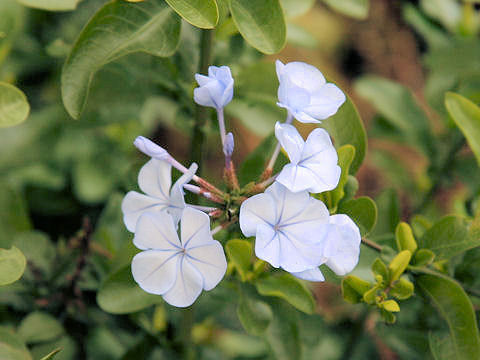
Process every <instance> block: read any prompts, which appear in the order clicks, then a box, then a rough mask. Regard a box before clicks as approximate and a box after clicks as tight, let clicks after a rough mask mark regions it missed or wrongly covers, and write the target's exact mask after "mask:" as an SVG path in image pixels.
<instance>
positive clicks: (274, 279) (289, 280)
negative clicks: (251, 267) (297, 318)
mask: <svg viewBox="0 0 480 360" xmlns="http://www.w3.org/2000/svg"><path fill="white" fill-rule="evenodd" d="M255 286H256V288H257V290H258V292H259V293H260V294H261V295H264V296H276V297H279V298H282V299H284V300H285V301H287V302H289V303H290V304H291V305H293V306H294V307H296V308H297V309H298V310H300V311H303V312H304V313H307V314H311V313H313V310H314V309H315V300H314V299H313V296H312V293H311V292H310V290H308V288H307V287H306V286H305V285H304V284H303V283H302V282H301V281H300V280H298V279H297V278H296V277H294V276H292V275H290V274H282V275H280V276H268V277H265V278H260V279H258V280H257V281H255Z"/></svg>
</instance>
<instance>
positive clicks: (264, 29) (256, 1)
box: [230, 0, 287, 54]
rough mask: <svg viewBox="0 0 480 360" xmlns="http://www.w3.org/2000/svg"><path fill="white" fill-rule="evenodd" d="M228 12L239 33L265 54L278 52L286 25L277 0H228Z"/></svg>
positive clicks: (283, 44) (284, 34)
mask: <svg viewBox="0 0 480 360" xmlns="http://www.w3.org/2000/svg"><path fill="white" fill-rule="evenodd" d="M230 12H231V13H232V17H233V21H234V22H235V24H236V25H237V28H238V30H239V31H240V34H242V36H243V37H244V38H245V40H246V41H247V42H248V43H249V44H250V45H252V46H253V47H254V48H256V49H257V50H259V51H261V52H263V53H265V54H274V53H277V52H279V51H280V50H281V49H282V48H283V47H284V46H285V41H286V33H287V32H286V25H285V18H284V15H283V10H282V7H281V6H280V3H279V0H230Z"/></svg>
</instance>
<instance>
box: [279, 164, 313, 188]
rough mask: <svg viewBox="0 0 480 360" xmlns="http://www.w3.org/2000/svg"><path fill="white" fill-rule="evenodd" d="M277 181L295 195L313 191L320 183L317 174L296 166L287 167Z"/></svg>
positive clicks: (288, 165)
mask: <svg viewBox="0 0 480 360" xmlns="http://www.w3.org/2000/svg"><path fill="white" fill-rule="evenodd" d="M275 180H276V181H278V182H279V183H280V184H282V185H284V186H285V187H287V188H288V190H290V191H291V192H294V193H296V192H301V191H306V190H307V191H311V190H312V189H314V188H315V187H316V186H317V182H318V179H317V178H316V176H315V174H312V173H311V172H310V171H309V170H308V169H306V168H304V167H302V166H300V165H294V164H287V165H285V166H284V167H283V169H282V171H281V172H280V174H278V176H277V178H276V179H275ZM312 192H313V191H312Z"/></svg>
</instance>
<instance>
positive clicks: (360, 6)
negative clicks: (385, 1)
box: [323, 0, 370, 20]
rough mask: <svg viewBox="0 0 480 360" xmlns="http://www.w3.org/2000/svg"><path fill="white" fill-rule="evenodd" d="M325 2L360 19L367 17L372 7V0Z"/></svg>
mask: <svg viewBox="0 0 480 360" xmlns="http://www.w3.org/2000/svg"><path fill="white" fill-rule="evenodd" d="M323 2H324V3H325V4H327V5H328V6H330V7H331V8H332V9H334V10H336V11H338V12H340V13H342V14H344V15H347V16H350V17H353V18H355V19H359V20H363V19H366V18H367V16H368V9H369V7H370V0H323Z"/></svg>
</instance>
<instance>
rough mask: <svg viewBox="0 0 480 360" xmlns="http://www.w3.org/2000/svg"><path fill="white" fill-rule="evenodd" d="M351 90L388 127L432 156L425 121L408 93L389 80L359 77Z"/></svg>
mask: <svg viewBox="0 0 480 360" xmlns="http://www.w3.org/2000/svg"><path fill="white" fill-rule="evenodd" d="M355 90H356V91H357V92H358V93H359V94H360V96H362V97H363V98H365V99H366V100H368V101H369V102H370V103H372V105H373V106H374V107H375V108H376V109H377V111H378V112H379V113H380V114H381V115H382V116H383V117H384V118H385V120H387V121H388V122H389V123H390V124H391V125H392V126H394V127H395V128H396V129H397V130H399V131H400V132H401V133H402V134H403V136H404V138H405V140H406V141H409V142H411V143H413V144H415V145H416V146H418V147H419V148H420V149H422V150H423V151H424V152H425V153H426V154H431V153H432V151H433V150H432V148H431V147H432V143H433V139H432V136H431V134H430V130H429V121H428V118H427V116H426V115H425V113H424V112H423V110H422V109H421V108H420V106H419V105H418V104H417V102H416V101H415V99H414V97H413V95H412V93H411V92H410V90H408V89H407V88H405V87H404V86H403V85H400V84H398V83H396V82H393V81H391V80H388V79H385V78H381V77H378V76H373V75H368V76H363V77H361V78H360V79H359V80H357V81H356V83H355Z"/></svg>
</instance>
